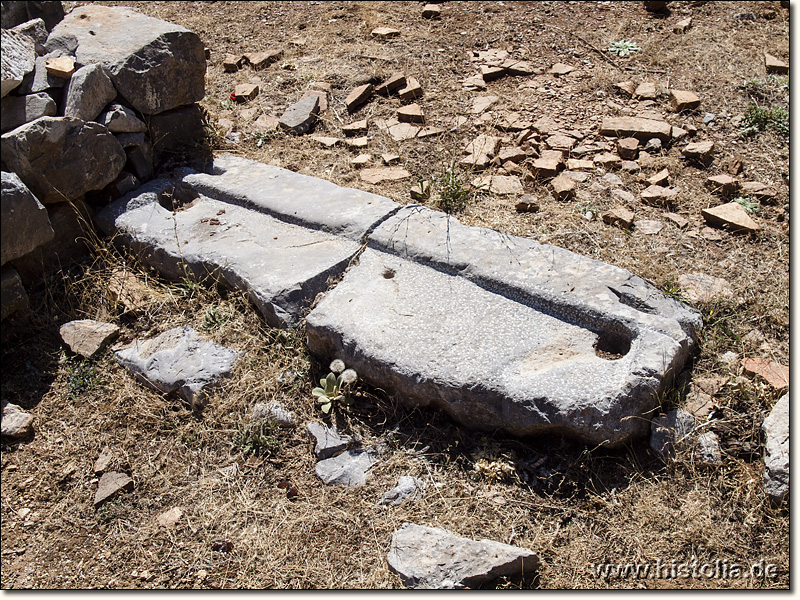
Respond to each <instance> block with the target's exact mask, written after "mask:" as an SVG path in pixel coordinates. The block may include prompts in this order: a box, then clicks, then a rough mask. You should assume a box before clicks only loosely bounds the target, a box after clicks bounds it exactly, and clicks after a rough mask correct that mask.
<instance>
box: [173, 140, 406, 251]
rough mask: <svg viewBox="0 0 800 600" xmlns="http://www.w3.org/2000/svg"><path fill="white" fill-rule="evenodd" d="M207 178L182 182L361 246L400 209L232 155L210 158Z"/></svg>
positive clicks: (196, 176) (385, 201)
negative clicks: (376, 228)
mask: <svg viewBox="0 0 800 600" xmlns="http://www.w3.org/2000/svg"><path fill="white" fill-rule="evenodd" d="M211 172H212V173H213V175H207V174H204V173H195V174H189V175H186V176H185V177H184V178H183V181H185V182H186V183H188V184H190V185H192V186H193V187H195V188H196V189H197V190H198V191H199V192H200V193H201V194H204V195H206V196H209V197H211V198H216V199H218V200H224V201H227V202H233V203H235V204H241V205H244V206H251V207H254V208H256V209H258V210H260V211H263V212H266V213H268V214H270V215H274V216H276V217H278V218H279V219H283V220H286V221H289V222H292V223H297V224H300V225H304V226H306V227H311V228H313V229H322V230H323V231H328V232H330V233H333V234H335V235H339V236H343V237H346V238H349V239H351V240H355V241H358V242H359V243H360V242H362V241H363V238H364V235H366V234H367V232H369V231H370V230H372V228H373V227H375V225H376V224H378V223H379V222H380V221H381V220H383V219H385V218H386V217H387V216H389V215H390V214H391V213H392V212H394V211H396V210H397V209H399V208H400V205H399V204H397V203H396V202H393V201H392V200H389V199H388V198H384V197H383V196H377V195H375V194H370V193H368V192H362V191H361V190H355V189H351V188H345V187H339V186H338V185H336V184H334V183H331V182H329V181H324V180H321V179H317V178H316V177H309V176H307V175H301V174H299V173H294V172H292V171H288V170H286V169H281V168H280V167H275V166H272V165H265V164H262V163H258V162H254V161H251V160H247V159H243V158H238V157H235V156H231V155H223V156H219V157H216V158H214V163H213V166H212V170H211Z"/></svg>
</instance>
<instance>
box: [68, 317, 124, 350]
mask: <svg viewBox="0 0 800 600" xmlns="http://www.w3.org/2000/svg"><path fill="white" fill-rule="evenodd" d="M58 332H59V334H60V335H61V339H62V340H64V343H65V344H66V345H67V346H69V349H70V350H72V351H73V352H74V353H75V354H80V355H81V356H85V357H87V358H91V357H92V356H94V355H95V354H97V353H98V352H99V351H100V350H102V349H103V348H104V347H106V346H107V345H108V344H109V342H111V341H112V340H113V339H114V338H116V337H117V335H119V326H117V325H114V324H113V323H103V322H102V321H95V320H93V319H81V320H79V321H70V322H69V323H64V324H63V325H62V326H61V328H60V329H59V330H58Z"/></svg>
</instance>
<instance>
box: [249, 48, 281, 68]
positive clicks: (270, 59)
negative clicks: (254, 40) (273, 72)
mask: <svg viewBox="0 0 800 600" xmlns="http://www.w3.org/2000/svg"><path fill="white" fill-rule="evenodd" d="M282 56H283V50H280V49H277V48H271V49H269V50H263V51H261V52H246V53H245V54H244V55H243V57H242V58H244V59H245V60H246V61H247V62H248V63H250V66H251V67H253V68H254V69H255V70H257V71H260V70H261V69H265V68H267V67H268V66H269V65H271V64H272V63H274V62H276V61H277V60H279V59H280V58H281V57H282Z"/></svg>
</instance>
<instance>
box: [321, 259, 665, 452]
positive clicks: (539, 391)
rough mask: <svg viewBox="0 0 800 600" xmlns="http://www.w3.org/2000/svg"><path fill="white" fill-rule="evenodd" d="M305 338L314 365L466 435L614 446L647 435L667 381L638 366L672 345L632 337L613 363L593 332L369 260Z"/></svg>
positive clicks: (473, 289) (349, 276)
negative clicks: (448, 421)
mask: <svg viewBox="0 0 800 600" xmlns="http://www.w3.org/2000/svg"><path fill="white" fill-rule="evenodd" d="M306 332H307V338H308V346H309V350H310V351H311V353H312V354H315V355H317V356H320V357H325V358H326V359H327V358H332V357H338V358H342V359H343V360H344V361H345V363H346V364H347V365H348V366H352V367H353V368H355V369H356V371H358V373H359V376H361V377H363V378H365V379H366V380H367V381H370V382H371V383H372V384H374V385H376V386H378V387H381V388H383V389H386V390H388V391H391V392H393V393H395V394H396V395H397V397H398V398H400V399H401V400H402V401H403V402H405V403H410V404H416V405H428V404H431V405H433V406H437V407H440V408H443V409H444V410H445V411H446V412H448V413H449V414H450V415H451V416H453V417H454V418H455V419H456V420H458V421H459V422H461V423H463V424H465V425H467V426H469V427H474V428H478V429H493V428H500V429H504V430H506V431H508V432H510V433H512V434H516V435H527V434H534V433H542V432H548V431H555V432H561V433H568V434H572V435H575V436H577V437H580V438H582V439H585V440H588V441H591V442H594V443H600V442H603V441H605V440H609V441H610V443H611V444H619V443H622V442H624V441H626V440H627V439H629V438H631V437H633V436H635V435H639V434H641V433H643V432H644V431H645V430H646V429H647V427H648V423H647V421H646V420H644V419H641V418H640V417H641V415H642V414H643V413H644V412H646V411H647V410H649V409H651V408H652V407H653V406H654V404H655V398H654V396H653V391H655V389H657V388H658V386H659V384H660V376H661V375H663V373H662V372H660V371H661V370H660V369H655V370H654V369H653V368H652V365H648V364H646V362H645V363H644V364H643V363H642V358H643V353H642V350H643V344H644V343H647V344H651V345H654V347H652V348H651V350H652V351H655V352H661V353H662V354H669V353H671V352H673V351H674V347H675V346H676V343H675V341H674V340H672V339H670V338H668V337H667V336H663V335H659V336H654V337H652V338H650V339H647V340H644V339H641V338H636V339H634V340H633V341H632V345H631V348H630V351H629V352H628V353H627V354H626V355H625V356H623V357H622V358H620V359H618V360H607V359H604V358H601V357H600V356H598V355H597V354H596V352H595V349H594V344H595V343H596V341H597V335H596V334H595V333H594V332H592V331H590V330H589V329H587V328H585V327H581V326H579V325H575V324H571V323H568V322H566V321H563V320H560V319H558V318H556V317H553V316H551V315H547V314H545V313H543V312H541V311H538V310H536V309H535V308H532V307H529V306H526V305H524V304H520V303H519V302H516V301H514V300H512V299H510V298H506V297H504V296H501V295H498V294H495V293H492V292H491V291H489V290H486V289H484V288H482V287H480V286H478V285H476V284H475V283H472V282H470V281H468V280H467V279H465V278H463V277H460V276H457V275H450V274H447V273H443V272H442V271H439V270H436V269H433V268H431V267H428V266H424V265H421V264H418V263H415V262H412V261H409V260H405V259H403V258H400V257H397V256H393V255H391V254H387V253H385V252H381V251H376V250H371V249H367V250H365V251H364V252H363V253H362V254H361V256H360V257H359V262H358V265H357V266H354V267H352V268H351V269H350V270H349V271H348V272H347V273H346V274H345V276H344V278H343V279H342V281H341V282H340V283H339V284H338V285H337V286H336V288H335V289H333V290H332V291H330V292H329V293H328V294H327V295H326V296H325V297H324V298H323V299H322V300H321V301H320V302H319V303H318V304H317V306H316V307H315V308H314V310H313V311H312V312H311V313H310V314H309V315H308V317H307V319H306ZM644 356H645V358H647V356H649V354H646V353H645V355H644ZM626 417H630V418H627V419H626Z"/></svg>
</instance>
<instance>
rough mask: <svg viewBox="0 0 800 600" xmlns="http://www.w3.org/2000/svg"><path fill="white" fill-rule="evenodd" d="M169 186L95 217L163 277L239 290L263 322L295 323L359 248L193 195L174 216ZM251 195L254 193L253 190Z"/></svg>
mask: <svg viewBox="0 0 800 600" xmlns="http://www.w3.org/2000/svg"><path fill="white" fill-rule="evenodd" d="M172 188H173V184H172V183H171V182H169V181H167V180H157V181H154V182H151V183H150V184H147V185H145V186H143V187H141V188H139V190H137V191H136V192H134V193H133V194H132V195H130V196H125V197H123V198H120V199H119V200H117V201H115V202H114V203H112V204H111V205H109V206H108V207H107V208H106V209H104V210H103V211H102V212H101V213H100V215H98V218H97V223H98V225H99V227H100V228H101V229H102V230H103V231H104V232H105V233H106V234H108V235H112V234H114V233H118V234H119V240H120V241H124V242H126V243H128V244H131V245H132V246H134V247H135V248H137V249H138V250H147V254H148V255H149V256H148V257H147V260H148V262H149V263H150V264H151V265H152V266H154V267H155V268H156V269H158V270H159V271H160V272H161V273H162V274H163V275H165V276H167V277H170V278H173V279H181V278H183V277H186V275H187V274H194V275H195V276H196V277H198V278H201V277H205V276H207V275H208V274H213V275H214V277H216V278H217V279H218V280H219V281H221V282H224V283H227V284H228V285H229V286H231V287H234V288H240V289H245V290H247V291H248V293H249V294H250V298H251V300H252V301H253V303H254V304H255V305H256V306H257V307H258V309H259V310H260V311H261V313H262V315H263V316H264V319H265V320H266V321H267V322H268V323H269V324H270V325H272V326H275V327H286V326H291V325H293V324H294V323H296V322H297V321H298V319H299V318H300V317H301V316H302V315H303V313H304V311H306V310H307V308H308V306H309V305H310V303H311V302H312V301H313V300H314V298H315V297H316V295H317V294H318V293H319V292H322V291H324V290H325V289H326V287H327V281H328V278H329V277H336V276H338V275H340V274H341V273H342V272H343V271H344V269H345V268H346V267H347V264H348V263H349V262H350V260H351V259H352V258H353V256H355V254H356V253H357V252H358V250H359V247H360V245H359V244H358V243H357V242H354V241H350V240H347V239H344V238H341V237H337V236H334V235H331V234H329V233H325V232H322V231H314V230H310V229H306V228H303V227H298V226H297V225H292V224H290V223H285V222H283V221H280V220H278V219H275V218H273V217H270V216H269V215H266V214H263V213H260V212H256V211H253V210H249V209H247V208H243V207H242V206H238V205H235V204H229V203H226V202H220V201H218V200H212V199H209V198H205V197H203V196H199V197H198V196H197V194H196V192H193V191H192V190H191V188H188V187H187V188H186V189H189V190H190V191H189V192H187V193H190V194H193V195H192V196H191V198H190V199H192V200H193V199H195V198H197V200H196V202H195V203H194V204H192V205H191V206H187V207H185V208H181V210H178V211H176V212H172V211H171V210H168V209H167V208H164V206H162V205H161V204H159V201H161V202H163V203H164V204H165V205H167V206H169V207H170V208H172V207H171V206H170V204H169V202H170V201H171V200H170V195H171V194H173V195H174V194H175V193H176V192H173V191H172ZM252 191H254V192H255V193H258V191H259V190H258V189H257V188H254V189H253V190H252ZM176 240H177V241H176Z"/></svg>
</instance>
